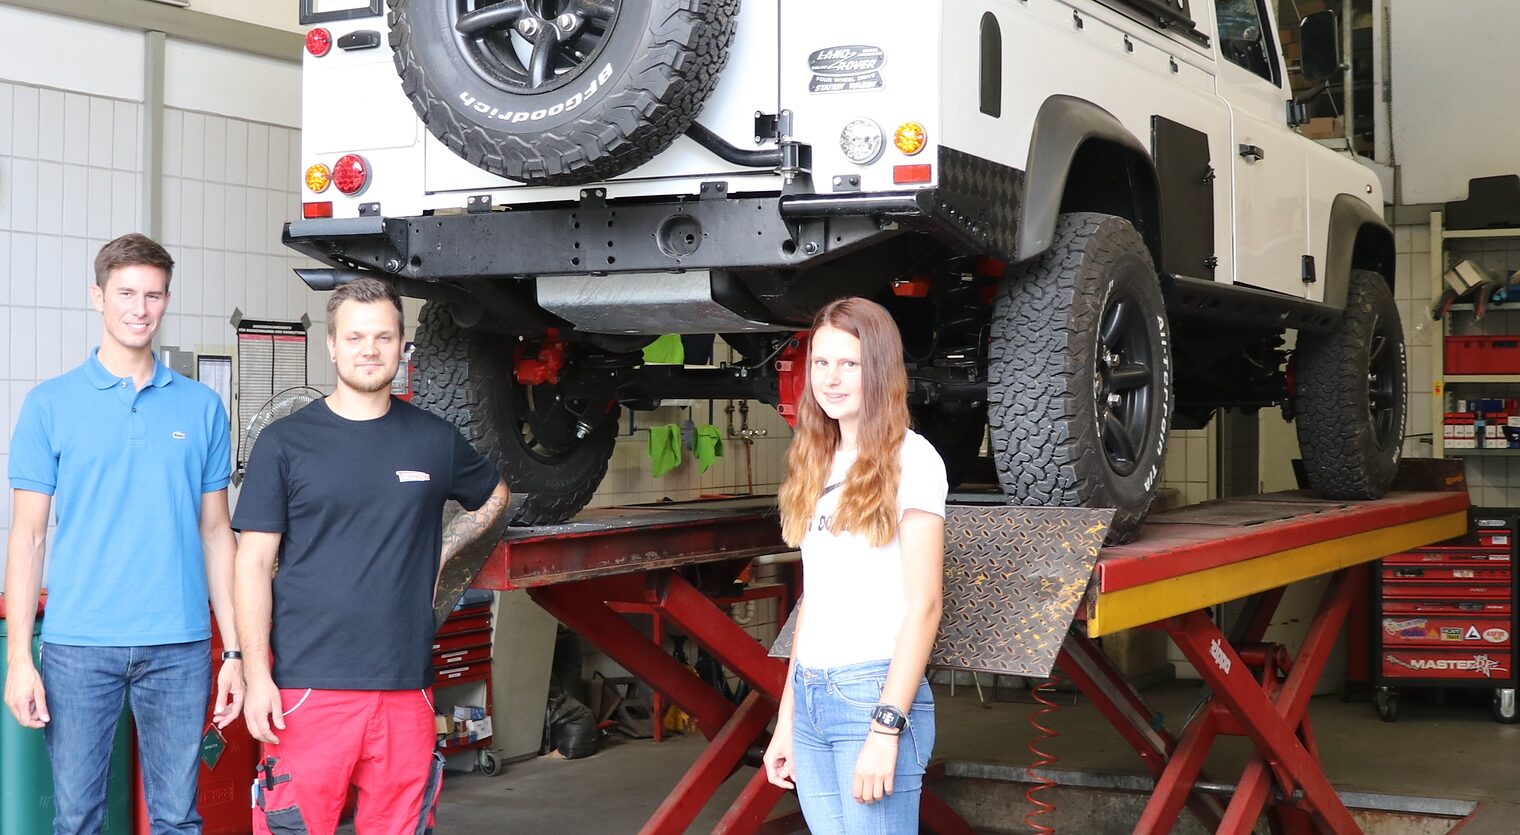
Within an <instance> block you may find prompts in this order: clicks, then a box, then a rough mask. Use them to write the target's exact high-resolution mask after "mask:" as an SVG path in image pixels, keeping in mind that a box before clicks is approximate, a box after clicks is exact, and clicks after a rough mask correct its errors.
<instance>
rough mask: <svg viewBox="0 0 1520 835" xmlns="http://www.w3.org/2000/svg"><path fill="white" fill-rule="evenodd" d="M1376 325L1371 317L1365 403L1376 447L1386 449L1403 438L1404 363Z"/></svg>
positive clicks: (1386, 335)
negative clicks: (1402, 397) (1400, 399)
mask: <svg viewBox="0 0 1520 835" xmlns="http://www.w3.org/2000/svg"><path fill="white" fill-rule="evenodd" d="M1380 324H1381V323H1380V322H1378V321H1377V320H1376V319H1374V320H1373V323H1372V344H1371V346H1370V347H1369V350H1368V357H1367V405H1368V417H1369V419H1370V425H1371V426H1372V434H1373V438H1374V439H1375V440H1376V442H1377V447H1378V449H1388V448H1389V447H1390V446H1394V445H1397V444H1400V443H1403V441H1404V439H1403V437H1401V436H1402V435H1403V430H1404V427H1403V425H1402V417H1403V415H1402V410H1401V409H1400V408H1399V405H1400V404H1399V396H1400V389H1401V385H1400V384H1401V382H1402V380H1403V378H1404V363H1403V362H1401V361H1400V358H1399V354H1400V351H1399V345H1398V344H1397V342H1396V341H1395V340H1394V339H1393V338H1391V337H1390V336H1389V335H1388V334H1387V333H1384V332H1383V329H1381V328H1379V327H1378V326H1379V325H1380Z"/></svg>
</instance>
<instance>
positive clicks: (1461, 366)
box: [1445, 336, 1520, 374]
mask: <svg viewBox="0 0 1520 835" xmlns="http://www.w3.org/2000/svg"><path fill="white" fill-rule="evenodd" d="M1445 354H1446V373H1447V374H1515V373H1520V336H1448V337H1446V351H1445Z"/></svg>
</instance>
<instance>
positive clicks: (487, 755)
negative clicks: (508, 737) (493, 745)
mask: <svg viewBox="0 0 1520 835" xmlns="http://www.w3.org/2000/svg"><path fill="white" fill-rule="evenodd" d="M475 764H476V765H478V766H480V773H481V774H484V775H485V776H487V777H495V776H496V775H498V774H500V773H501V757H498V756H496V752H495V751H492V750H490V749H489V748H482V749H480V750H479V751H478V752H476V754H475Z"/></svg>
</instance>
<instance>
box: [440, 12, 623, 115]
mask: <svg viewBox="0 0 1520 835" xmlns="http://www.w3.org/2000/svg"><path fill="white" fill-rule="evenodd" d="M450 5H451V7H450V23H452V24H453V29H454V38H455V42H456V43H457V44H458V45H459V50H460V53H461V54H462V55H463V56H464V59H465V61H467V62H468V63H469V64H470V66H471V67H473V68H474V69H475V71H476V72H477V73H479V74H480V77H481V78H485V79H488V80H490V81H492V82H494V83H495V84H496V85H497V86H498V87H500V88H501V89H503V90H506V91H508V92H525V93H541V92H548V91H549V90H553V89H554V88H556V87H558V86H560V85H562V84H565V83H568V82H569V81H570V80H571V79H573V78H575V77H576V76H577V75H578V73H577V72H576V70H578V69H579V68H580V67H581V66H583V65H585V64H587V63H590V62H592V61H595V60H596V58H597V56H598V55H600V54H601V51H602V46H603V45H604V43H605V42H606V37H607V32H608V31H609V30H611V28H612V24H613V22H614V20H615V19H616V17H617V13H618V5H617V4H616V3H615V2H613V0H497V2H490V0H455V2H453V3H452V4H450Z"/></svg>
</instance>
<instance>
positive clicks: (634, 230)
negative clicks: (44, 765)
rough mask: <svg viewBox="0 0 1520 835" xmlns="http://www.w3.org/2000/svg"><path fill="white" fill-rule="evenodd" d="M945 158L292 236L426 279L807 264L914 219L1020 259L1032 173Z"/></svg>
mask: <svg viewBox="0 0 1520 835" xmlns="http://www.w3.org/2000/svg"><path fill="white" fill-rule="evenodd" d="M938 161H939V166H940V170H939V183H938V185H936V186H931V187H925V188H918V189H907V190H903V191H893V192H874V193H862V192H835V193H824V194H780V195H762V196H750V195H745V196H730V195H728V194H727V193H726V192H725V191H724V186H723V184H718V183H714V184H708V185H706V186H704V187H703V192H702V194H701V195H700V196H699V197H697V198H695V199H691V198H686V199H680V198H675V199H669V200H661V201H652V202H626V203H611V204H609V203H607V202H606V201H605V200H604V199H603V198H602V194H601V192H600V191H599V190H597V189H593V188H588V189H586V190H585V191H583V192H582V193H581V194H582V199H581V201H580V202H578V203H576V204H573V205H542V206H540V205H534V206H527V207H523V208H514V209H511V210H509V211H494V210H492V207H491V206H490V204H489V202H486V201H488V200H489V198H479V199H478V200H472V204H473V206H474V208H472V210H471V211H469V212H465V213H459V214H450V215H432V216H426V217H402V218H387V217H383V216H374V217H360V218H341V219H328V220H298V221H294V222H291V223H289V224H287V225H286V228H285V233H284V241H285V243H286V245H287V246H290V247H291V248H293V249H295V250H297V251H300V252H302V253H304V254H306V255H308V256H311V257H312V258H315V259H317V260H319V261H322V262H324V263H326V264H328V265H329V266H332V267H335V268H346V269H359V270H371V271H377V272H381V273H385V274H388V275H390V276H392V277H395V278H401V279H413V280H420V281H427V282H437V281H453V280H460V279H483V278H485V279H489V278H498V279H511V278H533V277H537V276H546V275H586V274H598V275H600V274H616V273H651V272H677V271H683V270H725V271H738V272H743V271H776V272H794V271H800V270H804V269H809V268H811V267H814V266H819V265H821V264H823V263H826V262H828V261H831V260H834V259H836V258H839V257H841V256H844V255H847V254H849V253H851V252H853V251H857V250H859V249H861V248H863V247H866V246H868V245H870V244H872V243H874V242H877V241H879V240H882V239H885V238H888V237H892V236H895V235H898V234H901V233H902V232H904V231H914V232H924V233H929V234H932V235H934V236H936V237H939V238H941V239H944V240H945V241H946V242H947V243H949V244H950V245H951V246H952V247H953V248H955V249H956V250H957V251H959V252H961V253H964V254H968V255H990V256H994V257H999V258H1002V259H1004V260H1008V261H1012V260H1015V255H1016V253H1015V252H1014V246H1013V241H1014V239H1015V234H1016V231H1017V227H1018V218H1019V216H1020V211H1019V209H1020V206H1019V197H1020V194H1021V190H1022V184H1023V174H1022V172H1020V171H1017V170H1014V169H1009V168H1005V167H1003V166H998V165H996V164H994V163H991V162H988V161H987V160H982V159H978V158H976V157H972V156H970V155H968V154H963V153H960V152H957V151H954V150H953V149H948V148H941V149H940V154H939V158H938ZM475 209H480V210H479V211H476V210H475Z"/></svg>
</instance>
